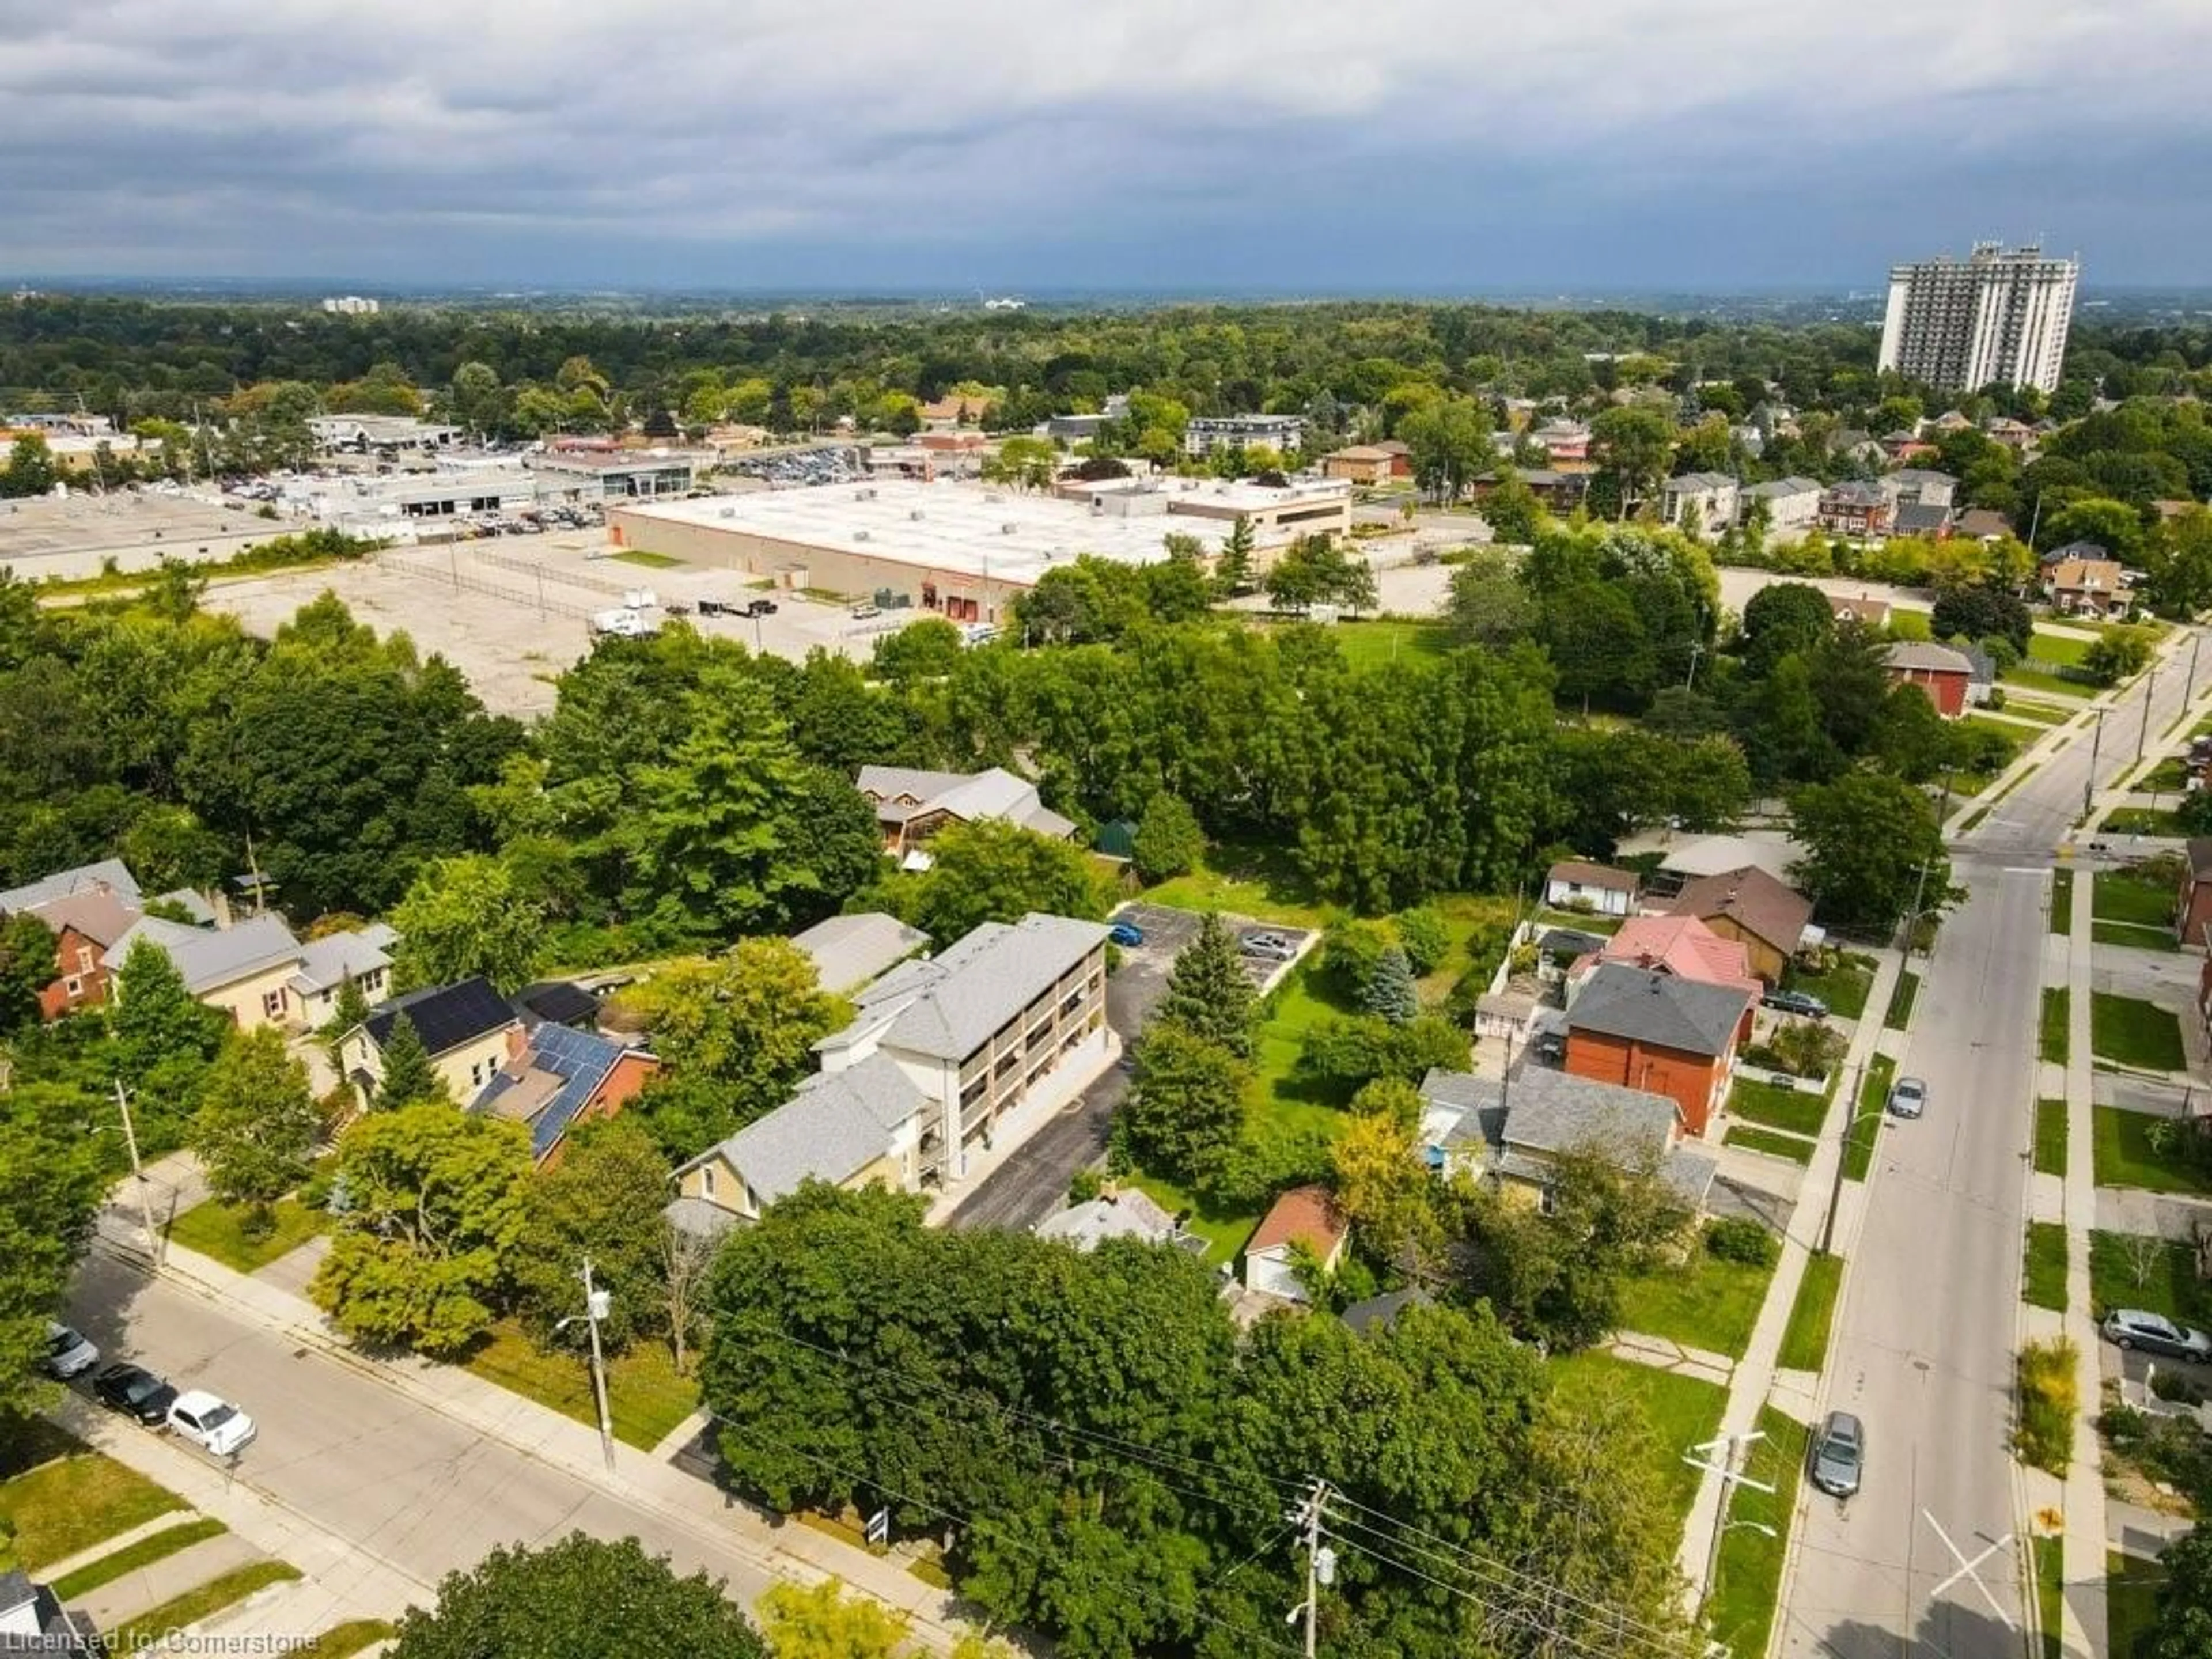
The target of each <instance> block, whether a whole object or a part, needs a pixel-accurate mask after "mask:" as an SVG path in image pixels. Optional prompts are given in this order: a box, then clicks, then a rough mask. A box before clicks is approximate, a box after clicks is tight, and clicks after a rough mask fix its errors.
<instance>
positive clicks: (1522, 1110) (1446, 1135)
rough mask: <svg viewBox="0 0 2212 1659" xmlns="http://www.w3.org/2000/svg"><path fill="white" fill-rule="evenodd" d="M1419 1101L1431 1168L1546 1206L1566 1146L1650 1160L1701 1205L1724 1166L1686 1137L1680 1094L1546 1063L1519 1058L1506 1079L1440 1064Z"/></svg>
mask: <svg viewBox="0 0 2212 1659" xmlns="http://www.w3.org/2000/svg"><path fill="white" fill-rule="evenodd" d="M1421 1100H1422V1103H1423V1115H1422V1119H1421V1124H1422V1133H1423V1136H1424V1138H1425V1140H1426V1141H1427V1144H1428V1152H1429V1162H1430V1164H1431V1167H1432V1168H1434V1167H1438V1166H1440V1165H1441V1166H1442V1167H1444V1168H1448V1169H1449V1170H1451V1171H1452V1172H1453V1173H1454V1174H1455V1175H1462V1176H1467V1177H1468V1178H1471V1179H1474V1180H1477V1181H1480V1182H1486V1183H1488V1184H1490V1185H1492V1186H1493V1187H1495V1188H1496V1189H1497V1190H1498V1193H1499V1194H1501V1195H1503V1196H1505V1197H1509V1198H1513V1199H1518V1200H1522V1201H1524V1202H1527V1203H1531V1204H1534V1205H1538V1206H1544V1207H1548V1206H1549V1205H1550V1203H1551V1200H1552V1194H1553V1184H1554V1182H1556V1180H1557V1178H1558V1165H1559V1158H1561V1157H1563V1156H1565V1154H1567V1153H1570V1152H1594V1153H1597V1154H1599V1155H1601V1156H1603V1157H1606V1158H1610V1159H1612V1160H1613V1161H1614V1162H1615V1163H1618V1164H1620V1165H1621V1166H1622V1167H1624V1168H1627V1169H1644V1168H1649V1169H1651V1170H1655V1171H1656V1172H1657V1173H1658V1174H1659V1175H1660V1176H1662V1177H1664V1178H1665V1179H1666V1181H1667V1182H1668V1184H1670V1185H1671V1186H1673V1187H1674V1189H1675V1190H1676V1191H1677V1192H1679V1193H1680V1194H1681V1195H1682V1196H1683V1197H1684V1198H1685V1199H1686V1200H1688V1201H1689V1202H1690V1203H1691V1204H1692V1205H1693V1206H1696V1207H1698V1208H1699V1209H1703V1208H1704V1207H1705V1199H1706V1196H1707V1194H1709V1193H1710V1192H1711V1188H1712V1182H1713V1176H1714V1174H1715V1172H1716V1170H1717V1169H1718V1167H1719V1165H1718V1160H1717V1158H1714V1157H1713V1155H1712V1154H1711V1153H1709V1152H1705V1150H1704V1149H1703V1148H1702V1147H1699V1146H1692V1145H1688V1144H1686V1142H1685V1139H1684V1136H1683V1116H1682V1113H1681V1110H1680V1105H1679V1103H1677V1102H1676V1101H1674V1099H1672V1098H1670V1097H1668V1096H1666V1095H1663V1094H1660V1093H1657V1092H1655V1091H1652V1090H1650V1089H1649V1088H1632V1087H1624V1086H1622V1085H1619V1084H1614V1083H1609V1082H1604V1081H1600V1080H1598V1079H1592V1078H1588V1077H1583V1076H1577V1075H1576V1074H1575V1073H1572V1072H1555V1071H1553V1070H1551V1069H1549V1068H1548V1067H1546V1066H1522V1068H1521V1069H1520V1070H1519V1071H1518V1072H1516V1073H1514V1074H1513V1075H1512V1076H1511V1077H1510V1079H1506V1080H1504V1081H1503V1082H1501V1081H1500V1080H1499V1079H1496V1078H1487V1077H1476V1076H1474V1075H1473V1074H1472V1073H1466V1072H1447V1071H1443V1070H1442V1069H1440V1068H1437V1069H1431V1071H1430V1073H1428V1075H1427V1076H1426V1077H1425V1078H1423V1079H1421ZM1440 1153H1441V1156H1439V1154H1440Z"/></svg>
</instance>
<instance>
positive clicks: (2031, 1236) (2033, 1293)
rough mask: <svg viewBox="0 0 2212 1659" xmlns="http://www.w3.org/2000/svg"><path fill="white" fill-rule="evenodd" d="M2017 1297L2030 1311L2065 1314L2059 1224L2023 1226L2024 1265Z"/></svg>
mask: <svg viewBox="0 0 2212 1659" xmlns="http://www.w3.org/2000/svg"><path fill="white" fill-rule="evenodd" d="M2020 1293H2021V1299H2022V1300H2023V1301H2025V1302H2026V1303H2027V1305H2028V1306H2029V1307H2031V1308H2048V1309H2049V1310H2051V1312H2052V1313H2062V1314H2063V1313H2064V1312H2065V1311H2066V1229H2065V1228H2064V1227H2063V1226H2062V1225H2060V1224H2059V1223H2057V1222H2056V1221H2031V1222H2029V1223H2028V1224H2027V1267H2026V1270H2025V1273H2024V1275H2023V1277H2022V1279H2021V1292H2020Z"/></svg>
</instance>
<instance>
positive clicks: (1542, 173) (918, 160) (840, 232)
mask: <svg viewBox="0 0 2212 1659" xmlns="http://www.w3.org/2000/svg"><path fill="white" fill-rule="evenodd" d="M0 42H4V46H0V280H15V279H21V278H24V277H31V276H55V275H77V276H89V275H103V276H156V277H162V276H173V277H192V278H212V277H243V278H270V279H282V278H294V277H296V278H306V279H313V280H315V281H331V282H337V281H349V282H352V283H357V284H361V285H364V286H372V287H373V285H374V284H375V283H379V282H382V283H393V284H400V283H493V284H499V285H533V286H546V287H562V286H574V285H595V284H618V285H630V286H657V287H722V286H731V287H766V288H775V287H794V286H835V287H846V288H849V287H855V286H872V287H877V288H879V289H922V288H928V289H956V290H958V289H989V290H992V291H994V292H995V291H1001V290H1009V289H1011V290H1017V291H1018V290H1020V289H1024V288H1028V289H1037V288H1045V287H1063V288H1065V287H1097V288H1129V287H1148V288H1198V289H1205V288H1222V287H1269V288H1278V289H1329V290H1336V291H1349V290H1391V289H1402V290H1412V289H1422V290H1446V291H1465V292H1480V291H1483V290H1494V289H1519V290H1526V289H1532V288H1534V289H1548V288H1553V287H1556V288H1561V289H1565V288H1573V289H1581V290H1591V289H1608V288H1611V289H1652V288H1656V287H1668V286H1679V287H1691V288H1705V289H1743V288H1757V287H1764V286H1774V285H1797V284H1812V285H1820V286H1826V287H1846V286H1856V287H1858V288H1862V289H1864V288H1869V287H1872V286H1875V284H1876V283H1879V281H1880V280H1881V276H1882V275H1883V272H1884V270H1885V268H1886V266H1887V263H1888V262H1889V260H1890V259H1892V258H1897V257H1904V256H1911V255H1919V254H1924V253H1929V252H1936V251H1938V250H1940V249H1943V248H1947V247H1948V248H1955V249H1959V250H1961V251H1963V249H1964V248H1965V246H1966V245H1967V244H1968V243H1969V242H1971V241H1972V240H1974V239H1976V238H1977V237H1990V236H2002V237H2006V238H2009V239H2015V240H2024V239H2027V238H2031V237H2034V236H2036V235H2039V234H2040V235H2041V236H2043V237H2044V239H2045V244H2046V246H2052V247H2054V248H2057V249H2059V250H2062V251H2072V250H2079V251H2080V252H2081V254H2082V255H2083V258H2084V260H2085V264H2086V267H2087V268H2086V271H2085V276H2086V277H2087V280H2088V281H2090V282H2091V283H2099V282H2102V283H2194V282H2200V281H2203V280H2205V279H2206V276H2207V273H2208V272H2212V100H2208V99H2206V98H2205V96H2204V94H2203V88H2202V85H2201V76H2202V74H2203V69H2204V66H2205V65H2206V64H2208V63H2212V0H1950V3H1948V4H1933V3H1929V0H1578V3H1571V4H1570V3H1559V0H1551V3H1544V0H1538V3H1528V0H1516V3H1512V4H1510V5H1507V4H1501V3H1498V0H1353V3H1341V0H1326V3H1325V0H951V3H939V4H929V3H916V0H897V3H890V0H817V3H805V0H784V3H780V4H774V5H770V4H762V3H757V0H721V3H720V4H714V3H697V0H694V3H677V0H591V3H581V0H188V3H186V0H71V3H70V4H67V5H55V4H53V3H52V0H0Z"/></svg>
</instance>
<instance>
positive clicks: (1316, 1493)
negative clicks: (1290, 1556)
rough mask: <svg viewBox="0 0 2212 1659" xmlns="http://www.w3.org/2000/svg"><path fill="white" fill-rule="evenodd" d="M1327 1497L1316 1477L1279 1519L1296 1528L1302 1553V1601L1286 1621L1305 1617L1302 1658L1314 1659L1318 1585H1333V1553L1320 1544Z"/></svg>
mask: <svg viewBox="0 0 2212 1659" xmlns="http://www.w3.org/2000/svg"><path fill="white" fill-rule="evenodd" d="M1328 1496H1329V1488H1328V1481H1326V1480H1321V1479H1320V1478H1318V1477H1316V1479H1315V1480H1314V1483H1313V1486H1312V1489H1311V1490H1310V1491H1309V1492H1307V1493H1306V1495H1305V1498H1304V1501H1303V1502H1302V1503H1300V1504H1299V1505H1298V1506H1297V1508H1296V1509H1294V1510H1290V1511H1289V1512H1288V1513H1286V1514H1285V1516H1283V1518H1284V1519H1285V1521H1288V1522H1291V1523H1292V1524H1293V1525H1295V1526H1296V1527H1297V1528H1298V1547H1299V1548H1301V1549H1303V1550H1304V1551H1305V1553H1306V1599H1305V1600H1304V1601H1301V1602H1299V1603H1298V1605H1297V1606H1296V1607H1292V1608H1291V1616H1290V1620H1289V1621H1288V1622H1290V1623H1291V1624H1296V1623H1297V1622H1298V1618H1299V1615H1300V1614H1304V1617H1305V1626H1306V1659H1314V1645H1315V1643H1316V1640H1317V1639H1318V1638H1319V1634H1320V1626H1319V1615H1320V1612H1321V1589H1322V1585H1324V1584H1332V1583H1335V1582H1336V1552H1335V1551H1334V1550H1333V1549H1331V1548H1329V1547H1328V1545H1326V1544H1324V1543H1322V1541H1321V1539H1322V1532H1321V1523H1322V1521H1323V1520H1324V1519H1325V1518H1326V1516H1325V1515H1324V1513H1323V1511H1324V1510H1325V1509H1326V1506H1327V1505H1328Z"/></svg>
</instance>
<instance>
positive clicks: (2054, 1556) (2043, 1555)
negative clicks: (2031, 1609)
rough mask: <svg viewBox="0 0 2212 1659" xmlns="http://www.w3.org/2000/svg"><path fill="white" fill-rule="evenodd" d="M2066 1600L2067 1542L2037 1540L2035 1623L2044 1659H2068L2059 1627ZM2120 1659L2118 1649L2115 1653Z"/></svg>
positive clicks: (2054, 1539) (2115, 1657)
mask: <svg viewBox="0 0 2212 1659" xmlns="http://www.w3.org/2000/svg"><path fill="white" fill-rule="evenodd" d="M2065 1601H2066V1541H2065V1540H2064V1539H2063V1538H2039V1539H2037V1540H2036V1541H2035V1622H2036V1623H2037V1624H2038V1625H2039V1626H2041V1627H2042V1634H2043V1659H2065V1653H2066V1636H2065V1632H2063V1631H2062V1630H2061V1629H2060V1628H2059V1620H2060V1615H2061V1614H2062V1613H2063V1611H2064V1606H2065ZM2112 1652H2113V1659H2118V1650H2117V1649H2114V1650H2112Z"/></svg>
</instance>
